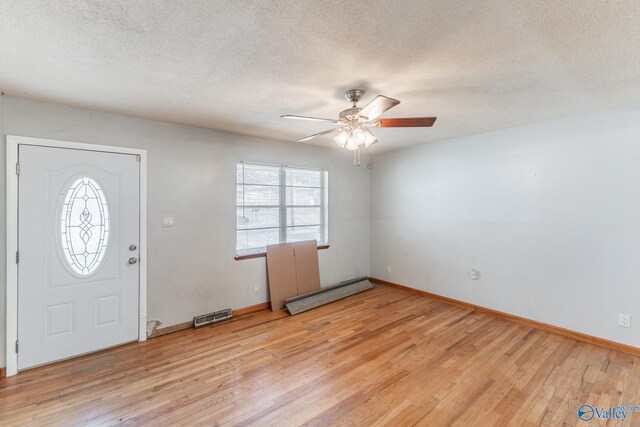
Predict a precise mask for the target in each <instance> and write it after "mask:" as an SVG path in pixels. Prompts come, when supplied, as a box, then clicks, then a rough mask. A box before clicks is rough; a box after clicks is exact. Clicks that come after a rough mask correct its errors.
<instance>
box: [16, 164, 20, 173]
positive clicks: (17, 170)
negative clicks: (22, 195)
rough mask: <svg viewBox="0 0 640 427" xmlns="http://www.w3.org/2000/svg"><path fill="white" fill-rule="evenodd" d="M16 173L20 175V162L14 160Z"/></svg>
mask: <svg viewBox="0 0 640 427" xmlns="http://www.w3.org/2000/svg"><path fill="white" fill-rule="evenodd" d="M16 175H20V162H16Z"/></svg>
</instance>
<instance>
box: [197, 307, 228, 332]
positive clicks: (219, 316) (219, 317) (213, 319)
mask: <svg viewBox="0 0 640 427" xmlns="http://www.w3.org/2000/svg"><path fill="white" fill-rule="evenodd" d="M231 316H233V312H232V311H231V309H230V308H225V309H224V310H220V311H214V312H213V313H207V314H202V315H200V316H196V317H194V318H193V327H194V328H199V327H200V326H205V325H210V324H212V323H218V322H222V321H223V320H227V319H231Z"/></svg>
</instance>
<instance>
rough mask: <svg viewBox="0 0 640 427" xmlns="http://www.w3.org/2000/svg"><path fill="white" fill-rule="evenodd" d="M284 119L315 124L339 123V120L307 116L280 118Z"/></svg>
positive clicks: (285, 116)
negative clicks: (307, 121)
mask: <svg viewBox="0 0 640 427" xmlns="http://www.w3.org/2000/svg"><path fill="white" fill-rule="evenodd" d="M280 117H281V118H283V119H293V120H311V121H313V122H329V123H338V121H337V120H334V119H323V118H320V117H307V116H294V115H291V114H287V115H284V116H280Z"/></svg>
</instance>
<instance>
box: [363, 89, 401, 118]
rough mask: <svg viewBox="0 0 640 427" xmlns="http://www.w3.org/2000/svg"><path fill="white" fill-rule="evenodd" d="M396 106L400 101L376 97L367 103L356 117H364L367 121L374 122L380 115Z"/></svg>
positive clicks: (380, 96) (381, 96)
mask: <svg viewBox="0 0 640 427" xmlns="http://www.w3.org/2000/svg"><path fill="white" fill-rule="evenodd" d="M398 104H400V101H398V100H397V99H393V98H389V97H387V96H383V95H378V96H376V97H375V99H374V100H373V101H371V102H370V103H368V104H367V105H366V106H365V107H364V108H363V109H362V110H360V112H359V113H358V115H359V116H360V117H365V118H366V119H367V120H375V119H376V118H378V117H380V115H381V114H382V113H384V112H385V111H387V110H390V109H391V108H393V107H395V106H396V105H398Z"/></svg>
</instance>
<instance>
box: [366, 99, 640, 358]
mask: <svg viewBox="0 0 640 427" xmlns="http://www.w3.org/2000/svg"><path fill="white" fill-rule="evenodd" d="M373 163H374V167H373V173H372V178H371V189H372V197H371V204H372V214H371V221H372V237H371V238H372V252H371V253H372V259H371V269H372V275H373V276H374V277H377V278H381V279H385V280H389V281H392V282H396V283H400V284H403V285H407V286H411V287H413V288H417V289H421V290H425V291H429V292H433V293H436V294H440V295H444V296H448V297H452V298H456V299H459V300H463V301H467V302H471V303H474V304H477V305H481V306H485V307H490V308H493V309H496V310H500V311H504V312H508V313H512V314H515V315H518V316H522V317H526V318H529V319H534V320H538V321H542V322H545V323H550V324H553V325H557V326H561V327H565V328H568V329H572V330H575V331H579V332H583V333H587V334H591V335H595V336H598V337H602V338H606V339H610V340H613V341H618V342H622V343H626V344H630V345H634V346H640V333H639V331H640V279H639V278H638V268H639V267H640V111H635V112H612V113H600V114H593V115H587V116H582V117H576V118H568V119H561V120H555V121H551V122H546V123H541V124H535V125H530V126H524V127H518V128H513V129H509V130H504V131H499V132H492V133H487V134H482V135H476V136H472V137H466V138H460V139H455V140H449V141H443V142H438V143H432V144H426V145H422V146H417V147H412V148H407V149H403V150H399V151H394V152H390V153H385V154H380V155H376V156H374V157H373ZM387 265H391V269H392V273H388V272H387ZM471 268H477V269H479V270H480V274H481V276H480V280H479V281H472V280H470V279H469V278H468V270H469V269H471ZM620 312H623V313H629V314H631V316H632V328H631V329H625V328H622V327H619V326H618V313H620Z"/></svg>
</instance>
